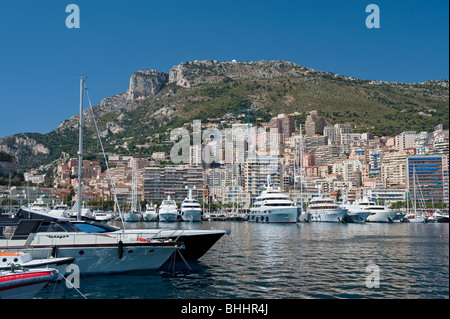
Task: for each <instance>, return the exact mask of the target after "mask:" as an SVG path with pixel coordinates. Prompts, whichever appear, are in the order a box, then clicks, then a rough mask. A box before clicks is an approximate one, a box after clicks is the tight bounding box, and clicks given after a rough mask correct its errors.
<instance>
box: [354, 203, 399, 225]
mask: <svg viewBox="0 0 450 319" xmlns="http://www.w3.org/2000/svg"><path fill="white" fill-rule="evenodd" d="M356 204H357V205H358V206H359V207H360V208H361V209H362V210H364V211H367V212H369V213H370V215H369V216H368V217H367V219H366V222H372V223H392V222H393V221H394V219H395V218H396V215H397V213H396V212H395V211H392V210H390V209H389V208H387V207H385V206H383V205H377V204H376V203H375V202H373V201H371V200H369V198H368V197H364V198H363V199H362V200H361V201H357V202H356Z"/></svg>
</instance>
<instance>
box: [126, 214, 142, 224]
mask: <svg viewBox="0 0 450 319" xmlns="http://www.w3.org/2000/svg"><path fill="white" fill-rule="evenodd" d="M123 220H124V221H126V222H131V223H133V222H134V223H136V222H140V221H141V220H142V214H139V213H126V214H125V216H124V218H123Z"/></svg>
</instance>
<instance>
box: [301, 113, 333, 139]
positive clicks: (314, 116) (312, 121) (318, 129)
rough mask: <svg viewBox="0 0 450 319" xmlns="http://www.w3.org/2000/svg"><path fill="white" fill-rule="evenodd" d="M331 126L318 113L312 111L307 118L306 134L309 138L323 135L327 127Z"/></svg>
mask: <svg viewBox="0 0 450 319" xmlns="http://www.w3.org/2000/svg"><path fill="white" fill-rule="evenodd" d="M329 125H331V124H330V123H329V122H328V121H327V120H326V119H325V117H323V116H321V115H319V112H318V111H315V110H314V111H311V112H309V115H308V116H307V117H306V121H305V133H306V135H307V136H312V135H314V134H322V133H323V129H324V127H325V126H329Z"/></svg>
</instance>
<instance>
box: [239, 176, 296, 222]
mask: <svg viewBox="0 0 450 319" xmlns="http://www.w3.org/2000/svg"><path fill="white" fill-rule="evenodd" d="M247 216H248V218H247V220H248V221H250V222H260V223H296V222H297V219H298V208H297V206H295V205H294V202H293V201H292V200H290V198H289V196H288V195H286V194H284V193H283V192H282V191H281V190H280V189H275V188H274V187H273V186H272V184H271V181H270V175H267V185H266V186H265V190H263V191H262V192H261V195H259V196H258V197H257V198H256V200H255V202H254V204H253V207H252V208H250V212H249V213H248V215H247Z"/></svg>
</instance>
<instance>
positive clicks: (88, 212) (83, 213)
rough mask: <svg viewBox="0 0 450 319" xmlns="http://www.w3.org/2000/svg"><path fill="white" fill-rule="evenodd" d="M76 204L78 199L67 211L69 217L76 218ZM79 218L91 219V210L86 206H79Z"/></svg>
mask: <svg viewBox="0 0 450 319" xmlns="http://www.w3.org/2000/svg"><path fill="white" fill-rule="evenodd" d="M78 205H79V201H78V200H77V201H76V202H75V204H74V205H73V206H72V208H71V209H70V210H69V212H68V214H69V217H71V218H78ZM81 219H93V214H92V211H91V210H90V209H89V208H88V207H83V206H82V207H81Z"/></svg>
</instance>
